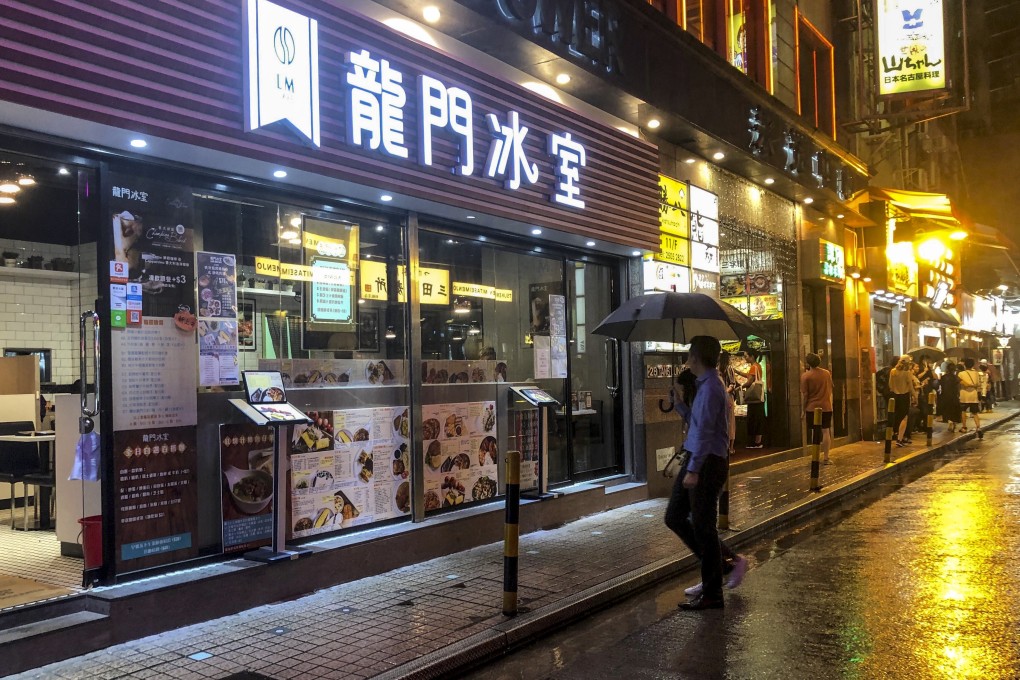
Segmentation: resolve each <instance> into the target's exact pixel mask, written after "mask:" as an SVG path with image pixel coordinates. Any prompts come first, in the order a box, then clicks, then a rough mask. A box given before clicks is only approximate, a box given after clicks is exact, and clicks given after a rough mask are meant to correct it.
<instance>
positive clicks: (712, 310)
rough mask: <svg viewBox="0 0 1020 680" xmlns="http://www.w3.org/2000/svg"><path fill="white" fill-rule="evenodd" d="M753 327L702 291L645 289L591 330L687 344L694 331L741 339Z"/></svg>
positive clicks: (628, 339) (733, 309) (632, 338)
mask: <svg viewBox="0 0 1020 680" xmlns="http://www.w3.org/2000/svg"><path fill="white" fill-rule="evenodd" d="M755 330H756V328H755V324H754V321H752V320H751V319H750V318H749V317H748V316H747V315H745V314H744V313H743V312H741V311H740V310H738V309H737V308H736V307H734V306H733V305H730V304H727V303H725V302H723V301H722V300H717V299H716V298H713V297H709V296H708V295H705V294H704V293H648V294H646V295H639V296H637V297H633V298H631V299H630V300H627V301H626V302H624V303H623V304H622V305H620V306H619V307H618V308H617V309H616V310H615V311H613V312H612V313H610V314H609V316H607V317H606V318H605V319H603V320H602V323H600V324H599V325H598V326H597V327H596V328H595V330H594V331H592V332H593V333H597V334H598V335H606V336H609V337H611V338H616V339H618V340H624V341H626V342H672V343H674V344H675V343H681V344H687V343H689V342H690V341H691V338H693V337H695V336H697V335H709V336H712V337H713V338H716V339H718V340H720V341H726V340H743V339H744V338H746V337H747V336H748V335H750V334H752V333H754V332H755Z"/></svg>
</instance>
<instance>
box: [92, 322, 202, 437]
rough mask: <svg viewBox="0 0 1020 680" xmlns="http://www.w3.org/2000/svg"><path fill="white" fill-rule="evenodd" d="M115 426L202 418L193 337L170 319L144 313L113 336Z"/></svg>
mask: <svg viewBox="0 0 1020 680" xmlns="http://www.w3.org/2000/svg"><path fill="white" fill-rule="evenodd" d="M112 354H113V356H112V358H111V360H112V362H113V365H114V366H117V367H118V370H116V371H114V372H113V429H114V430H137V429H140V428H148V427H179V426H182V425H195V424H197V422H198V407H197V403H198V402H197V397H196V390H197V389H198V386H197V380H196V373H197V368H198V366H197V357H196V356H195V340H194V336H193V335H191V334H190V333H189V334H184V333H181V331H180V330H179V329H178V328H177V326H176V325H175V323H174V321H173V320H171V319H154V318H145V319H143V320H142V325H141V326H139V327H137V328H129V329H127V330H125V331H123V332H117V333H114V334H113V337H112Z"/></svg>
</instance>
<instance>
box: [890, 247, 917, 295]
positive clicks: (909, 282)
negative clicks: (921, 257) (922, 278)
mask: <svg viewBox="0 0 1020 680" xmlns="http://www.w3.org/2000/svg"><path fill="white" fill-rule="evenodd" d="M885 254H886V259H887V260H888V263H889V289H890V290H891V291H893V292H895V293H902V294H903V295H906V296H908V297H917V260H915V259H914V244H913V243H911V242H909V241H901V242H898V243H893V244H890V245H889V246H888V247H887V248H886V251H885Z"/></svg>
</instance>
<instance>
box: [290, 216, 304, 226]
mask: <svg viewBox="0 0 1020 680" xmlns="http://www.w3.org/2000/svg"><path fill="white" fill-rule="evenodd" d="M290 226H292V227H300V226H301V218H300V217H292V218H290Z"/></svg>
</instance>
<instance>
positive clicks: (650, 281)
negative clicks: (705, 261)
mask: <svg viewBox="0 0 1020 680" xmlns="http://www.w3.org/2000/svg"><path fill="white" fill-rule="evenodd" d="M643 264H644V290H645V292H649V291H653V290H654V291H664V292H667V293H668V292H670V291H673V292H677V293H690V292H691V270H690V268H688V267H680V266H678V265H675V264H669V263H667V262H657V261H655V260H645V261H644V263H643Z"/></svg>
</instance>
